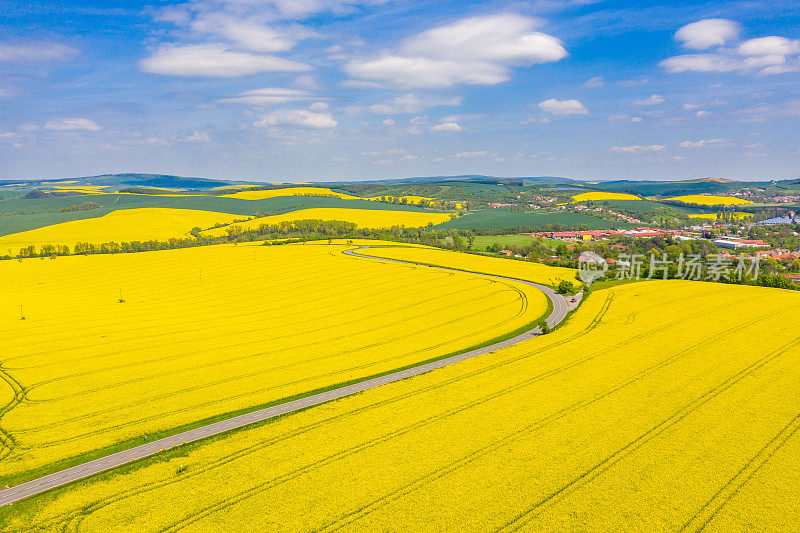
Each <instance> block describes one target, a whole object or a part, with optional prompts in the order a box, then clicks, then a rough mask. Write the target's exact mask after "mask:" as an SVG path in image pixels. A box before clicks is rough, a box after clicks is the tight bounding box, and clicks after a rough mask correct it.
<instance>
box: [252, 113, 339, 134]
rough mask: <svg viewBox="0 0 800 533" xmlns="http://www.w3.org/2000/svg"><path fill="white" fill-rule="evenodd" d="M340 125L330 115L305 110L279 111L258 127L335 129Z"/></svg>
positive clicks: (257, 124)
mask: <svg viewBox="0 0 800 533" xmlns="http://www.w3.org/2000/svg"><path fill="white" fill-rule="evenodd" d="M337 124H338V123H337V122H336V120H334V118H333V117H332V116H331V115H330V114H329V113H315V112H313V111H308V110H305V109H279V110H278V111H275V112H273V113H269V114H267V115H264V116H263V117H261V120H259V121H258V122H256V123H255V125H256V126H298V127H302V128H311V129H326V128H333V127H335V126H336V125H337Z"/></svg>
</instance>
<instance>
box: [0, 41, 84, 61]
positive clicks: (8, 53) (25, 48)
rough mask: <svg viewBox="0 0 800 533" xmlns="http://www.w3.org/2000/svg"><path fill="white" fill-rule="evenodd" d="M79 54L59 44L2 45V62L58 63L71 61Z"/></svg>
mask: <svg viewBox="0 0 800 533" xmlns="http://www.w3.org/2000/svg"><path fill="white" fill-rule="evenodd" d="M78 53H79V52H78V50H76V49H75V48H72V47H69V46H66V45H63V44H57V43H37V44H11V43H0V62H3V61H9V62H39V61H58V60H65V59H71V58H73V57H75V56H77V55H78Z"/></svg>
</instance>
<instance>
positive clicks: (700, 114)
mask: <svg viewBox="0 0 800 533" xmlns="http://www.w3.org/2000/svg"><path fill="white" fill-rule="evenodd" d="M710 114H711V111H704V110H702V109H701V110H700V111H698V112H697V113H695V116H698V117H707V116H708V115H710Z"/></svg>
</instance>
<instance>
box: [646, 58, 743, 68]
mask: <svg viewBox="0 0 800 533" xmlns="http://www.w3.org/2000/svg"><path fill="white" fill-rule="evenodd" d="M659 64H660V65H661V66H662V67H664V68H665V69H667V72H691V71H693V72H732V71H734V70H737V69H738V68H739V67H740V66H741V62H740V61H738V60H737V59H736V58H732V57H726V56H724V55H721V54H687V55H682V56H673V57H668V58H667V59H665V60H664V61H662V62H661V63H659Z"/></svg>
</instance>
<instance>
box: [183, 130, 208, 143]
mask: <svg viewBox="0 0 800 533" xmlns="http://www.w3.org/2000/svg"><path fill="white" fill-rule="evenodd" d="M210 140H211V139H210V138H209V137H208V135H206V134H205V133H200V132H199V131H195V132H194V133H192V134H191V135H189V136H188V137H186V142H190V143H207V142H208V141H210Z"/></svg>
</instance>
